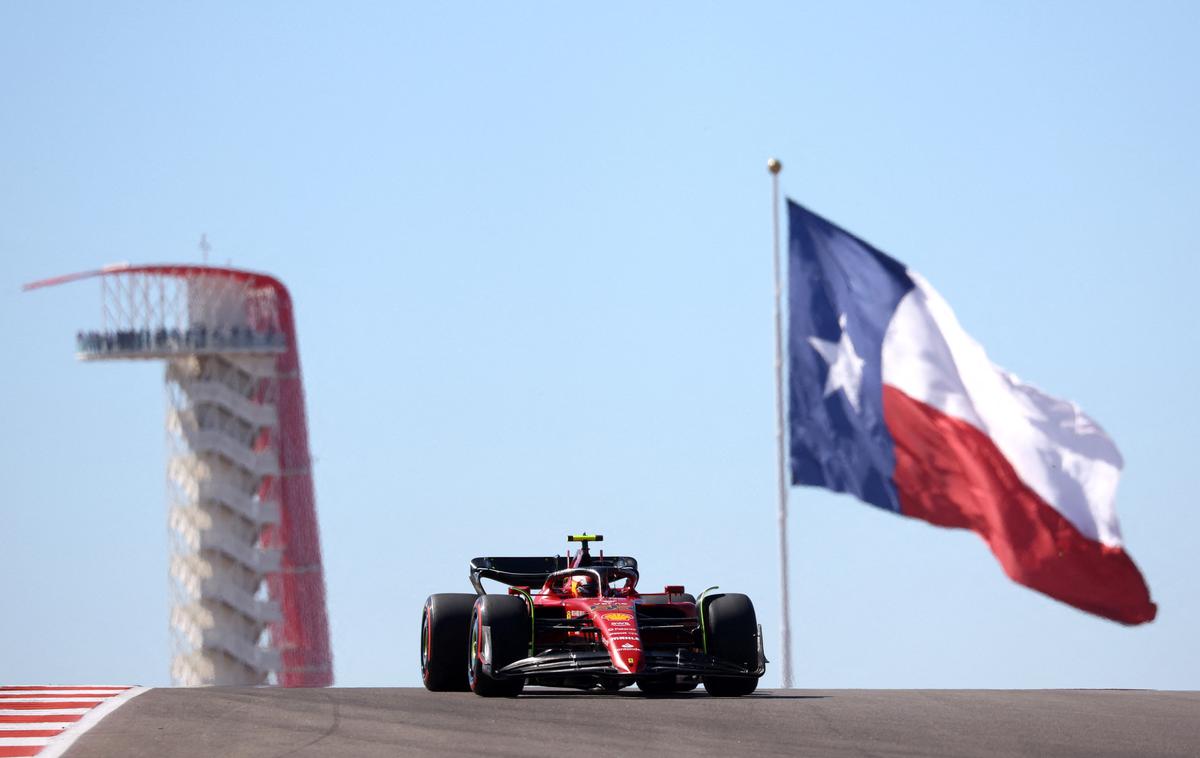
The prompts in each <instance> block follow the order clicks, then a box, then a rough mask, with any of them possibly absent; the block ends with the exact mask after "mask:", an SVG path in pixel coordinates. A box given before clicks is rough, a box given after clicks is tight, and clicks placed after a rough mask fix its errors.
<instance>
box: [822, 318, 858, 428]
mask: <svg viewBox="0 0 1200 758" xmlns="http://www.w3.org/2000/svg"><path fill="white" fill-rule="evenodd" d="M838 326H840V327H841V328H842V336H841V338H840V339H839V340H838V341H837V342H830V341H829V340H823V339H817V338H816V337H809V338H808V344H810V345H812V347H813V350H816V351H817V352H818V353H820V354H821V357H822V358H824V359H825V362H826V363H827V364H829V376H827V377H826V378H825V397H829V396H830V395H832V394H833V393H835V392H837V391H838V390H844V391H845V392H846V399H847V400H849V401H850V407H851V408H853V409H854V412H855V413H858V403H859V395H860V393H861V390H862V373H863V371H862V370H863V364H864V363H865V361H864V360H863V359H862V358H859V357H858V353H856V352H854V343H853V342H851V341H850V332H848V331H846V314H845V313H843V314H842V315H840V316H838Z"/></svg>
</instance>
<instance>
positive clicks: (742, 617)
mask: <svg viewBox="0 0 1200 758" xmlns="http://www.w3.org/2000/svg"><path fill="white" fill-rule="evenodd" d="M704 600H705V608H704V629H705V632H706V633H707V635H708V652H709V654H710V655H714V656H716V657H717V658H720V659H721V660H724V661H728V662H730V663H735V664H737V665H739V666H744V667H746V668H747V669H751V670H752V669H755V668H757V667H758V618H757V616H755V614H754V603H752V602H750V598H748V597H746V596H745V595H742V594H739V593H732V592H731V593H729V594H726V595H713V596H710V597H707V598H705V599H704ZM757 688H758V677H756V676H706V677H704V689H706V690H707V691H708V694H710V695H712V696H714V697H741V696H743V695H749V694H750V693H751V692H754V690H755V689H757Z"/></svg>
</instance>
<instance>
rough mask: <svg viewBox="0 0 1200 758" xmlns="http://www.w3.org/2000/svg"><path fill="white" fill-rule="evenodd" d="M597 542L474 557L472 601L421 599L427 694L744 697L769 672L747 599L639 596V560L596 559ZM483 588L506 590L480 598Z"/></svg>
mask: <svg viewBox="0 0 1200 758" xmlns="http://www.w3.org/2000/svg"><path fill="white" fill-rule="evenodd" d="M603 539H604V537H603V536H601V535H591V534H581V535H572V536H570V537H568V538H567V540H568V542H578V543H580V548H579V550H578V552H577V553H576V554H575V555H574V556H572V555H571V552H570V551H569V550H568V551H567V557H565V558H563V557H561V556H554V557H549V558H537V557H534V558H476V559H474V560H473V561H471V584H473V585H474V586H475V593H474V594H471V593H443V594H438V595H430V596H429V599H428V600H426V601H425V609H424V610H423V611H422V613H421V678H422V680H423V681H424V683H425V687H426V689H429V690H432V691H434V692H453V691H466V690H468V689H469V690H471V691H472V692H474V693H475V694H477V695H482V696H484V697H514V696H516V695H519V694H520V693H521V690H522V689H524V687H525V684H526V683H529V684H531V685H541V686H546V687H572V688H576V689H585V690H597V691H607V692H616V691H617V690H619V689H621V688H622V687H628V686H629V685H631V684H635V683H636V684H637V686H638V687H639V688H640V689H641V690H642V691H643V692H645V693H646V694H650V695H658V694H667V693H671V692H684V691H687V690H692V689H695V688H696V685H697V684H699V683H700V682H703V683H704V688H705V689H706V690H708V693H709V694H710V695H717V696H723V697H736V696H739V695H748V694H750V693H751V692H753V691H754V689H755V687H757V686H758V680H759V677H761V676H762V675H763V673H764V672H765V671H766V664H767V659H766V656H764V655H763V642H762V627H761V626H760V625H759V624H758V621H757V619H756V617H755V615H754V605H753V604H752V603H751V602H750V598H748V597H746V596H745V595H739V594H734V593H713V592H712V590H715V589H716V587H711V588H709V589H708V590H705V591H704V592H703V593H701V594H700V598H699V600H697V599H696V598H695V597H693V596H692V595H689V594H688V593H686V592H684V591H683V587H681V586H674V585H668V586H667V587H665V588H664V589H663V591H662V592H661V593H658V592H655V593H645V594H643V593H641V592H638V591H637V581H638V568H637V561H636V560H634V559H633V558H628V557H623V556H609V557H605V555H604V552H603V551H601V552H600V555H599V556H598V557H597V556H593V555H592V554H591V551H590V550H589V545H590V544H591V543H593V542H600V541H601V540H603ZM483 579H493V580H495V581H497V582H500V583H502V584H507V585H508V586H509V589H508V594H506V595H489V594H487V592H486V591H485V590H484V588H483V581H482V580H483Z"/></svg>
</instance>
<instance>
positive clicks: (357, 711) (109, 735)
mask: <svg viewBox="0 0 1200 758" xmlns="http://www.w3.org/2000/svg"><path fill="white" fill-rule="evenodd" d="M528 692H529V694H527V695H524V696H522V697H521V698H519V699H516V700H511V699H496V700H485V699H483V698H479V697H476V696H475V695H472V694H470V693H462V694H459V693H453V694H445V693H439V694H435V693H431V692H426V691H425V690H423V689H312V690H280V689H234V688H212V689H156V690H151V691H149V692H147V693H145V694H143V695H142V696H140V697H138V698H135V699H133V700H131V701H130V702H129V703H128V704H126V705H125V706H123V707H122V708H120V709H119V710H117V711H116V712H115V713H113V714H112V715H110V716H109V717H107V718H106V719H104V720H103V721H101V722H100V723H99V724H98V725H97V726H96V727H95V728H93V729H92V730H91V731H90V732H88V733H87V734H85V735H83V736H82V737H81V738H80V740H79V741H78V742H77V743H75V745H74V746H73V747H72V748H71V749H70V750H69V751H68V752H67V754H66V755H67V758H94V757H95V756H105V757H111V756H128V755H154V756H164V757H165V758H193V757H194V758H213V756H222V757H227V758H242V757H245V758H282V757H283V756H328V757H330V758H340V757H341V756H389V757H392V756H401V755H433V756H443V755H445V756H450V755H453V756H461V755H471V754H475V755H485V756H493V755H503V756H555V758H563V757H564V756H568V757H570V756H587V758H593V757H594V756H624V755H658V756H661V755H689V756H690V755H713V756H716V755H719V756H742V755H747V756H775V755H779V756H783V755H786V756H797V755H816V756H1005V755H1036V756H1133V755H1138V756H1143V755H1144V756H1157V755H1164V756H1165V755H1170V756H1197V755H1200V692H1155V691H1143V690H1029V691H1011V690H968V691H956V690H786V691H783V690H774V691H771V690H767V691H762V692H759V693H756V694H755V695H753V696H751V697H747V698H739V699H718V698H710V697H707V696H706V695H704V694H703V690H702V689H701V690H700V691H698V692H696V693H691V694H689V695H687V696H680V697H673V698H663V699H658V698H656V699H649V698H645V697H642V696H640V695H638V694H637V693H636V690H633V691H625V692H622V693H621V694H618V695H590V694H586V693H576V692H571V691H565V690H564V691H559V690H533V689H531V690H529V691H528Z"/></svg>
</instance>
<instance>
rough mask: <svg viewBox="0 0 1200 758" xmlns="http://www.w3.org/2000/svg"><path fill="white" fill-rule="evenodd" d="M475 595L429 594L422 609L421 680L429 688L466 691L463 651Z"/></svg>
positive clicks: (465, 645)
mask: <svg viewBox="0 0 1200 758" xmlns="http://www.w3.org/2000/svg"><path fill="white" fill-rule="evenodd" d="M474 607H475V595H473V594H470V593H460V592H445V593H441V594H438V595H430V596H429V598H428V599H427V600H426V601H425V608H424V609H423V610H422V611H421V681H422V682H424V684H425V689H427V690H429V691H431V692H466V691H467V690H468V689H470V687H468V686H467V672H466V670H465V669H464V668H463V665H462V654H463V651H464V650H466V649H467V640H468V638H469V636H470V634H471V610H472V609H473V608H474Z"/></svg>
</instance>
